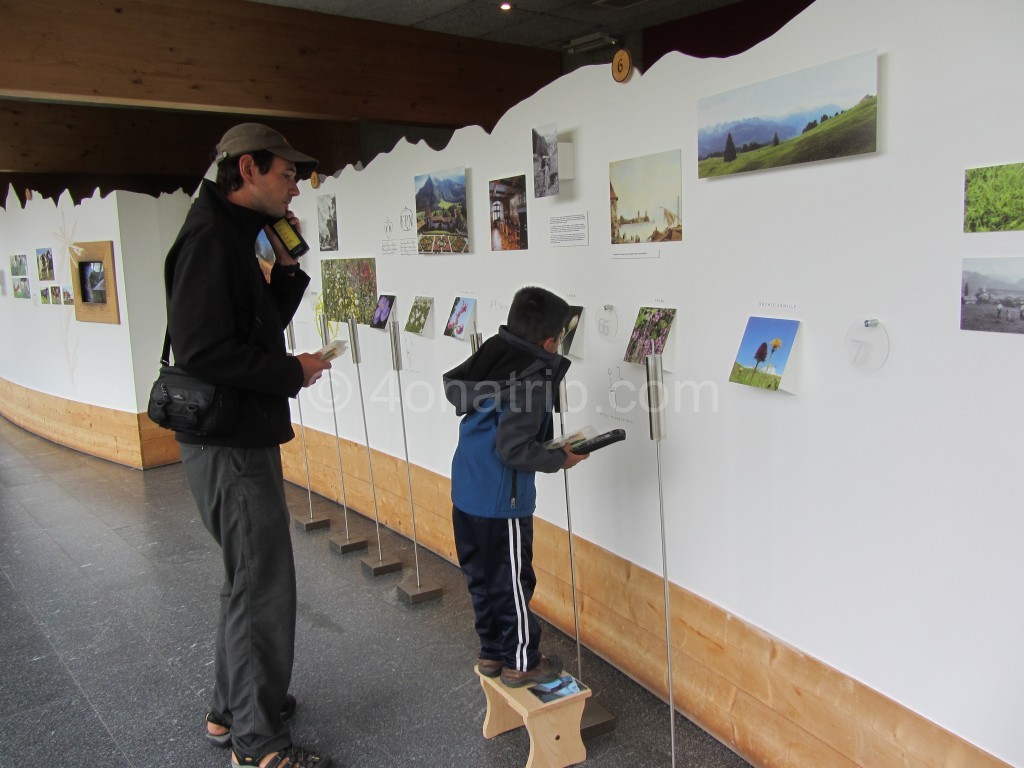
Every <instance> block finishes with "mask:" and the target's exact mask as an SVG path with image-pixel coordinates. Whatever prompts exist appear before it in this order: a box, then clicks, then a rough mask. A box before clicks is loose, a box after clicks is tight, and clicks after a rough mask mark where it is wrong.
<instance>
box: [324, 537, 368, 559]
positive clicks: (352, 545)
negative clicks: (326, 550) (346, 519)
mask: <svg viewBox="0 0 1024 768" xmlns="http://www.w3.org/2000/svg"><path fill="white" fill-rule="evenodd" d="M368 547H369V542H368V541H367V540H366V539H357V538H355V537H351V536H350V537H349V538H347V539H346V538H345V535H344V534H341V533H336V534H334V535H333V536H331V552H335V553H336V554H339V555H347V554H348V553H349V552H361V551H362V550H364V549H367V548H368Z"/></svg>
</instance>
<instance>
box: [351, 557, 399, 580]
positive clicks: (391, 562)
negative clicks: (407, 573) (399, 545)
mask: <svg viewBox="0 0 1024 768" xmlns="http://www.w3.org/2000/svg"><path fill="white" fill-rule="evenodd" d="M359 562H360V563H362V564H363V570H364V571H366V572H367V573H369V574H370V575H371V576H383V575H384V574H385V573H394V572H395V571H400V570H402V561H401V560H399V559H397V558H388V557H385V558H377V557H374V556H373V555H369V556H368V557H364V558H363V559H362V560H360V561H359Z"/></svg>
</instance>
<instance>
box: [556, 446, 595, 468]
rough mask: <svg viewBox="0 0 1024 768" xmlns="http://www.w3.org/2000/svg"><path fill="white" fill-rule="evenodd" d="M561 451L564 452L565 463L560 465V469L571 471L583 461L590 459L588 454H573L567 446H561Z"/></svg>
mask: <svg viewBox="0 0 1024 768" xmlns="http://www.w3.org/2000/svg"><path fill="white" fill-rule="evenodd" d="M562 450H563V451H565V463H564V464H563V465H562V469H571V468H572V467H575V466H576V465H577V464H579V463H580V462H581V461H583V460H584V459H587V458H590V454H589V453H573V452H572V448H570V447H569V446H568V445H563V446H562Z"/></svg>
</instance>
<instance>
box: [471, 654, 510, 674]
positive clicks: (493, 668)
mask: <svg viewBox="0 0 1024 768" xmlns="http://www.w3.org/2000/svg"><path fill="white" fill-rule="evenodd" d="M504 666H505V662H503V661H502V660H501V659H483V658H481V659H477V662H476V668H477V669H479V670H480V674H481V675H483V676H484V677H497V676H498V675H500V674H501V668H502V667H504Z"/></svg>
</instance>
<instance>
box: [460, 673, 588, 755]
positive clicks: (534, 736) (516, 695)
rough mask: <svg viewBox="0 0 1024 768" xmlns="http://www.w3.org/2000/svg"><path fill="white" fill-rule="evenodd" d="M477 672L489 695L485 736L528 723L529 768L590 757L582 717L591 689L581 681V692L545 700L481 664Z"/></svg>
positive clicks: (486, 693) (486, 737)
mask: <svg viewBox="0 0 1024 768" xmlns="http://www.w3.org/2000/svg"><path fill="white" fill-rule="evenodd" d="M476 673H477V675H478V676H479V677H480V685H481V687H482V688H483V689H484V696H485V697H486V698H487V716H486V717H485V718H484V738H485V739H493V738H494V737H495V736H498V735H499V734H502V733H505V732H506V731H511V730H513V729H515V728H519V727H521V726H524V725H525V726H526V731H527V733H529V734H530V757H529V758H528V759H527V761H526V768H565V766H567V765H576V764H577V763H582V762H583V761H584V760H586V759H587V748H586V747H584V746H583V739H582V738H581V737H580V720H581V718H582V717H583V705H584V704H585V702H586V699H587V698H588V697H589V696H590V689H589V688H584V687H583V684H582V683H580V688H581V690H580V692H579V693H574V694H572V695H570V696H564V697H562V698H559V699H555V700H554V701H549V702H547V703H544V702H543V701H541V700H540V699H539V698H538V697H537V696H536V694H534V693H531V692H530V689H529V687H526V686H524V687H522V688H509V687H508V686H506V685H504V684H503V683H502V682H501V679H500V678H497V677H487V676H486V675H481V674H480V668H479V667H477V669H476ZM562 674H565V673H564V672H563V673H562Z"/></svg>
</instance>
